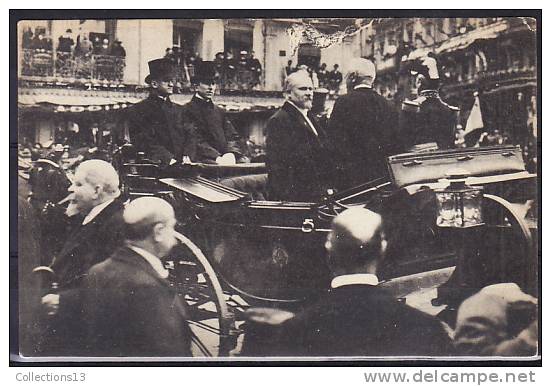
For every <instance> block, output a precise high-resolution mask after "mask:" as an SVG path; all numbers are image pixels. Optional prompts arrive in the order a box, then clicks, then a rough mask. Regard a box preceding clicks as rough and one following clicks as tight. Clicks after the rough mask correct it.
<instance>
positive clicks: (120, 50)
mask: <svg viewBox="0 0 551 386" xmlns="http://www.w3.org/2000/svg"><path fill="white" fill-rule="evenodd" d="M110 54H111V55H113V56H118V57H120V58H124V57H126V50H125V49H124V47H123V46H122V43H121V41H120V40H118V39H115V41H114V42H113V46H112V47H111V53H110Z"/></svg>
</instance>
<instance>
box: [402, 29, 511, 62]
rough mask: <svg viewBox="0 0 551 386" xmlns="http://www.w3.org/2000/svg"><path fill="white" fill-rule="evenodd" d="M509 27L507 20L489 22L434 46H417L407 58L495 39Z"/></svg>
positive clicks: (459, 48) (410, 58) (415, 57)
mask: <svg viewBox="0 0 551 386" xmlns="http://www.w3.org/2000/svg"><path fill="white" fill-rule="evenodd" d="M508 28H509V23H508V22H507V20H501V21H499V22H497V23H493V24H489V25H487V26H484V27H480V28H477V29H476V30H473V31H470V32H467V33H465V34H463V35H459V36H454V37H453V38H450V39H448V40H446V41H443V42H442V43H439V44H438V45H436V46H434V47H423V48H418V49H416V50H414V51H412V52H410V54H409V55H408V60H413V59H418V58H422V57H423V56H425V55H427V54H428V53H429V52H434V53H435V54H442V53H446V52H453V51H458V50H463V49H465V48H467V47H469V46H470V45H471V44H473V43H474V42H475V41H477V40H488V39H496V38H497V37H498V36H499V35H500V34H501V33H502V32H503V31H505V30H507V29H508Z"/></svg>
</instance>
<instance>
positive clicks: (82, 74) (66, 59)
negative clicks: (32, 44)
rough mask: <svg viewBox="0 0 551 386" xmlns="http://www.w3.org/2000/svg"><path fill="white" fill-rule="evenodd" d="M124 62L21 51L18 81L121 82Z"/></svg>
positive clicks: (95, 56)
mask: <svg viewBox="0 0 551 386" xmlns="http://www.w3.org/2000/svg"><path fill="white" fill-rule="evenodd" d="M125 65H126V61H125V58H124V57H121V56H112V55H93V54H87V55H82V56H76V55H74V54H73V53H70V52H62V51H58V52H56V53H54V52H53V51H50V50H45V49H23V50H22V55H21V63H20V66H21V78H22V79H25V80H30V81H32V80H35V81H56V82H61V83H69V84H70V83H75V82H86V81H95V82H109V83H115V84H116V83H122V81H123V76H124V68H125Z"/></svg>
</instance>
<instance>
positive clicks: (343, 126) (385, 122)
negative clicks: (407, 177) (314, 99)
mask: <svg viewBox="0 0 551 386" xmlns="http://www.w3.org/2000/svg"><path fill="white" fill-rule="evenodd" d="M375 77H376V72H375V65H374V64H373V62H371V61H370V60H367V59H363V58H356V59H353V60H352V61H351V63H350V66H349V71H348V73H347V88H348V93H347V94H346V95H343V96H341V97H340V98H339V99H337V101H336V102H335V106H334V107H333V111H332V113H331V118H330V121H329V129H328V135H329V137H330V139H331V142H332V143H333V145H334V147H335V159H336V162H337V167H338V178H339V187H340V188H350V187H352V186H355V185H358V184H361V183H365V182H368V181H371V180H374V179H377V178H381V177H385V176H386V173H387V172H386V164H385V157H386V156H388V155H392V154H396V153H399V148H400V147H399V145H398V143H397V142H398V138H397V136H396V130H397V125H398V112H397V111H396V110H395V109H394V107H393V106H392V105H391V104H390V102H389V101H387V100H386V99H385V98H384V97H382V96H381V95H379V94H377V92H376V91H375V90H374V89H373V82H374V81H375Z"/></svg>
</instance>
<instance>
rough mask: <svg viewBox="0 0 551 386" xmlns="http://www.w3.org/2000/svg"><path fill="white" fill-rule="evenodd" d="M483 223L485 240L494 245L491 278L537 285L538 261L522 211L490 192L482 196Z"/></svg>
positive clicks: (499, 280)
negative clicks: (485, 230) (495, 248)
mask: <svg viewBox="0 0 551 386" xmlns="http://www.w3.org/2000/svg"><path fill="white" fill-rule="evenodd" d="M483 209H484V222H485V223H486V227H487V229H488V233H487V234H486V240H485V241H486V242H488V241H490V240H491V241H492V242H493V243H489V244H491V245H494V246H497V247H498V250H494V251H493V252H494V253H493V254H492V253H488V254H487V255H488V256H493V257H494V259H493V260H491V263H490V264H489V266H490V267H489V269H490V271H491V272H490V275H491V277H492V279H493V281H496V282H508V281H513V282H516V283H517V284H519V285H520V286H521V288H524V289H525V290H526V289H529V290H531V291H532V290H535V289H536V288H537V271H538V261H537V254H536V253H535V252H536V250H535V245H534V241H533V238H532V233H531V231H530V227H529V226H528V224H527V222H526V221H525V220H524V214H523V213H519V211H518V209H517V208H516V207H515V206H514V205H513V204H511V203H510V202H509V201H507V200H505V199H503V198H501V197H498V196H494V195H491V194H485V195H484V207H483Z"/></svg>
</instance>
